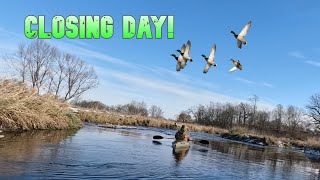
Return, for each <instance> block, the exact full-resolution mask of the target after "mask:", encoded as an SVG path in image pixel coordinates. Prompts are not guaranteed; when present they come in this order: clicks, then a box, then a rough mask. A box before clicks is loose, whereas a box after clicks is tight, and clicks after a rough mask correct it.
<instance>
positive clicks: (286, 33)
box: [0, 0, 320, 117]
mask: <svg viewBox="0 0 320 180" xmlns="http://www.w3.org/2000/svg"><path fill="white" fill-rule="evenodd" d="M138 2H139V3H138ZM44 4H45V3H39V1H27V3H26V2H21V1H8V2H6V5H4V4H3V5H2V6H1V7H0V10H1V11H0V14H1V16H0V38H1V39H0V53H1V54H10V53H13V52H14V50H15V49H16V47H17V44H18V43H19V42H29V41H30V40H28V39H26V38H25V37H24V34H23V29H24V19H25V17H26V16H28V15H45V16H46V19H47V20H48V22H49V20H50V19H51V18H52V17H53V16H54V15H63V16H65V17H66V16H69V15H76V16H80V15H100V16H102V15H110V16H112V17H113V19H114V22H115V23H114V24H115V27H114V28H115V30H114V32H115V33H114V36H113V37H112V38H111V39H99V40H87V39H86V40H79V39H77V40H68V39H62V40H49V41H48V42H50V43H52V44H55V45H57V46H58V47H59V48H60V49H61V50H64V51H68V52H71V53H73V54H76V55H78V56H79V57H81V58H83V59H84V60H86V61H87V62H88V63H90V64H92V65H94V66H95V67H96V70H97V72H98V75H99V80H100V86H99V87H98V88H96V89H94V90H92V91H90V92H88V93H87V94H86V95H85V96H84V98H88V99H92V100H100V101H102V102H104V103H106V104H108V105H114V104H119V103H127V102H130V101H131V100H139V101H141V100H143V101H145V102H146V103H147V104H149V105H151V104H157V105H159V106H161V107H162V109H163V110H164V111H165V116H166V117H174V115H176V114H178V112H179V111H181V110H184V109H187V108H189V107H190V106H193V105H197V104H199V103H201V104H207V103H209V102H210V101H213V102H234V103H237V102H239V101H242V100H244V101H245V100H247V99H248V98H249V97H250V96H251V95H253V94H256V95H258V96H259V97H260V105H261V106H263V107H270V106H273V105H276V104H278V103H281V104H283V105H288V104H292V105H295V106H299V107H304V106H305V105H306V104H307V103H308V98H309V97H310V96H311V95H312V94H313V93H316V92H319V91H320V83H319V82H318V81H319V80H318V77H319V75H320V45H319V44H318V40H319V34H318V32H320V18H319V17H320V2H318V1H302V0H299V1H289V0H285V1H281V2H280V1H279V2H272V3H271V2H270V1H253V0H251V1H243V3H241V4H238V3H237V1H228V0H227V1H220V2H213V1H180V0H176V1H168V0H162V1H134V2H132V1H121V2H120V1H108V2H101V1H81V3H80V1H68V2H66V1H52V2H49V3H46V5H44ZM123 15H132V16H134V17H135V18H136V19H137V20H138V18H139V17H140V16H141V15H157V16H160V15H174V17H175V24H174V29H175V38H174V39H173V40H172V39H171V40H169V39H161V40H158V39H157V40H156V39H152V40H150V39H142V40H137V39H127V40H124V39H122V36H121V35H122V34H121V32H122V24H121V23H122V16H123ZM250 20H251V21H252V27H251V29H250V30H249V32H248V34H247V37H246V39H247V41H248V44H247V46H244V47H243V48H242V49H241V50H240V49H238V48H237V46H236V40H235V39H234V37H233V36H232V34H230V31H231V30H234V31H235V32H240V31H241V29H242V28H243V26H244V25H245V24H246V23H247V22H248V21H250ZM46 28H47V29H48V30H50V28H51V27H50V26H47V27H46ZM153 30H154V29H153ZM153 32H154V31H153ZM164 33H165V29H164ZM165 37H166V36H165ZM187 40H190V41H191V43H192V48H191V56H192V57H193V59H194V62H192V63H188V64H187V66H186V67H185V69H183V70H182V71H180V72H176V71H175V65H176V61H175V60H174V59H173V58H172V57H171V56H169V55H170V54H171V53H176V52H175V50H176V49H179V48H180V47H181V45H182V44H183V43H186V41H187ZM213 43H216V45H217V52H216V57H215V61H216V63H217V64H218V66H217V68H211V69H210V70H209V72H208V73H207V74H203V73H202V71H203V68H204V66H205V61H204V59H203V58H202V57H201V54H206V55H209V53H210V49H211V47H212V44H213ZM230 58H235V59H239V60H240V61H241V63H242V65H243V71H242V72H240V71H235V72H233V73H228V70H229V69H230V68H231V67H232V63H231V62H230V60H229V59H230ZM0 65H1V66H2V69H0V72H1V73H7V68H5V64H4V63H3V62H1V63H0Z"/></svg>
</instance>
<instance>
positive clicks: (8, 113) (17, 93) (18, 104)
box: [0, 80, 82, 131]
mask: <svg viewBox="0 0 320 180" xmlns="http://www.w3.org/2000/svg"><path fill="white" fill-rule="evenodd" d="M68 106H69V105H68V104H67V103H63V102H61V101H59V100H57V99H56V98H55V97H53V96H49V95H44V96H39V95H37V93H36V92H35V91H33V90H31V89H29V88H27V87H26V86H25V85H23V84H22V83H18V82H16V81H14V80H0V128H3V129H5V130H8V131H16V130H32V129H68V128H79V127H81V124H82V123H81V121H80V120H79V119H78V118H77V117H76V116H74V115H73V114H72V113H69V112H68V111H69V108H68Z"/></svg>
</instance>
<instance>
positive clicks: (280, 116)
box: [274, 104, 284, 133]
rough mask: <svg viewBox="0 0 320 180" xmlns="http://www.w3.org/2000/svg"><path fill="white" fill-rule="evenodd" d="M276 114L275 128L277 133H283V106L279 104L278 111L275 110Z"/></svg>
mask: <svg viewBox="0 0 320 180" xmlns="http://www.w3.org/2000/svg"><path fill="white" fill-rule="evenodd" d="M274 112H275V126H276V131H277V132H278V133H279V132H280V131H281V124H282V119H283V116H284V108H283V106H282V105H281V104H278V105H277V107H276V109H275V110H274Z"/></svg>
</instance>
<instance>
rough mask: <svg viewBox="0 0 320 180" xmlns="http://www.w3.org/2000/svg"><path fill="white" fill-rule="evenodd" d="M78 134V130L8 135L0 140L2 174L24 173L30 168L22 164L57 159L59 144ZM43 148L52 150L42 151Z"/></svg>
mask: <svg viewBox="0 0 320 180" xmlns="http://www.w3.org/2000/svg"><path fill="white" fill-rule="evenodd" d="M76 132H77V130H61V131H31V132H23V133H8V134H6V136H5V138H2V139H1V140H0V153H1V155H0V167H1V168H0V174H1V175H6V174H12V173H23V172H25V171H26V170H27V169H28V167H27V166H21V164H24V163H27V162H33V161H50V159H55V158H56V156H57V153H58V152H57V151H58V150H59V146H58V143H59V142H61V141H62V140H64V139H66V138H68V137H70V136H73V135H74V134H75V133H76ZM41 146H48V147H51V148H50V149H47V151H40V150H39V149H40V148H41ZM8 162H12V163H8Z"/></svg>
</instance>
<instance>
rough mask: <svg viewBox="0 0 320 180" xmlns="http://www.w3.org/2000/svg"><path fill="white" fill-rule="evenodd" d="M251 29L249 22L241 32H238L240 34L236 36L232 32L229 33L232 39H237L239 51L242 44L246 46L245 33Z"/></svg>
mask: <svg viewBox="0 0 320 180" xmlns="http://www.w3.org/2000/svg"><path fill="white" fill-rule="evenodd" d="M250 27H251V21H249V22H248V23H247V24H246V25H245V26H244V28H243V29H242V31H241V32H240V34H236V33H235V32H234V31H231V33H232V34H233V35H234V37H235V38H236V39H237V46H238V48H240V49H241V47H242V44H243V45H246V44H247V41H246V39H245V38H244V37H245V36H246V35H247V33H248V30H249V29H250Z"/></svg>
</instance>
